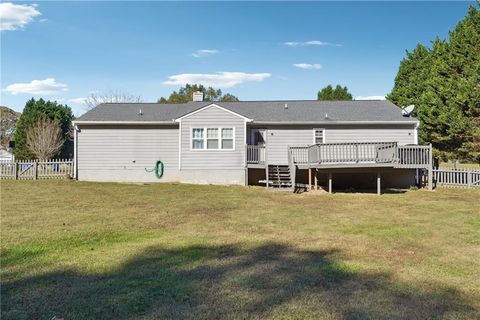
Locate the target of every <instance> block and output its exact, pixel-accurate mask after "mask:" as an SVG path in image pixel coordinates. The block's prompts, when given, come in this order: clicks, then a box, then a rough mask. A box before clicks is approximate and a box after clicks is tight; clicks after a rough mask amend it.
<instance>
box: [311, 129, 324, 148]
mask: <svg viewBox="0 0 480 320" xmlns="http://www.w3.org/2000/svg"><path fill="white" fill-rule="evenodd" d="M314 142H315V144H322V143H324V142H325V130H324V129H314Z"/></svg>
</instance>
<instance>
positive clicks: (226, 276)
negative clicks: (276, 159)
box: [1, 181, 480, 319]
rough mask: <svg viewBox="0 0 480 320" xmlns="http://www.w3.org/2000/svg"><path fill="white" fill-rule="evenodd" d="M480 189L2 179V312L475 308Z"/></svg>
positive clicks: (366, 315) (182, 314)
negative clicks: (334, 189) (308, 189)
mask: <svg viewBox="0 0 480 320" xmlns="http://www.w3.org/2000/svg"><path fill="white" fill-rule="evenodd" d="M479 199H480V190H455V189H437V190H436V191H434V192H428V191H425V190H419V191H409V192H406V193H404V194H385V195H382V196H380V197H378V196H375V195H372V194H334V195H329V194H313V193H310V194H309V193H305V194H300V195H298V194H290V193H280V192H269V191H266V190H264V189H262V188H257V187H220V186H195V185H180V184H153V185H127V184H113V183H86V182H76V181H2V182H1V318H2V319H52V318H53V317H57V318H65V319H100V318H101V319H125V318H128V319H246V318H248V319H251V318H253V319H346V318H347V319H377V318H382V319H413V318H416V319H429V318H434V319H474V318H480V277H479V276H478V275H479V274H480V249H479V248H480V201H479Z"/></svg>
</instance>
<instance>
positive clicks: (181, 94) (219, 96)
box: [158, 83, 239, 103]
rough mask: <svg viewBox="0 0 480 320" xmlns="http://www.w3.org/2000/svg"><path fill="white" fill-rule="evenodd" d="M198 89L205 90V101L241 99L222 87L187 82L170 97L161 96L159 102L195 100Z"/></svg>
mask: <svg viewBox="0 0 480 320" xmlns="http://www.w3.org/2000/svg"><path fill="white" fill-rule="evenodd" d="M196 91H201V92H203V101H211V102H213V101H222V102H234V101H239V100H238V98H237V97H235V96H234V95H232V94H230V93H226V94H223V93H222V90H220V89H213V88H212V87H208V88H206V87H204V86H203V85H201V84H188V83H187V84H186V85H185V87H181V88H180V89H179V90H178V92H177V91H173V92H172V93H171V94H170V96H169V97H168V98H164V97H161V98H160V99H158V103H187V102H190V101H192V100H193V93H194V92H196Z"/></svg>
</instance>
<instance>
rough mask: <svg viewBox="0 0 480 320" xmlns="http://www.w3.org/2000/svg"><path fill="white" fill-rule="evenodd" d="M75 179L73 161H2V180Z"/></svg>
mask: <svg viewBox="0 0 480 320" xmlns="http://www.w3.org/2000/svg"><path fill="white" fill-rule="evenodd" d="M66 177H73V160H70V159H55V160H53V159H52V160H20V161H0V179H2V180H5V179H10V180H37V179H62V178H66Z"/></svg>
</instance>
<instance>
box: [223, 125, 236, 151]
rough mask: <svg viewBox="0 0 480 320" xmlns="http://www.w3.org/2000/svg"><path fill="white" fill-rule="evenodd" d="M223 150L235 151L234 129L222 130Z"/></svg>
mask: <svg viewBox="0 0 480 320" xmlns="http://www.w3.org/2000/svg"><path fill="white" fill-rule="evenodd" d="M222 149H233V128H222Z"/></svg>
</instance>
